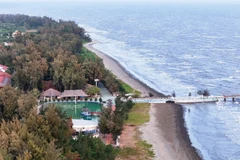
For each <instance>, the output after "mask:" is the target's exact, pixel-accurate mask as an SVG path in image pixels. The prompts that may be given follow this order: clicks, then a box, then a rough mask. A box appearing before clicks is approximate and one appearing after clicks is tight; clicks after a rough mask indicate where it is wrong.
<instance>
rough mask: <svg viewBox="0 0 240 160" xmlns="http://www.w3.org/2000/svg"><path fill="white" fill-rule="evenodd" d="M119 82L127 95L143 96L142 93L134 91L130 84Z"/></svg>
mask: <svg viewBox="0 0 240 160" xmlns="http://www.w3.org/2000/svg"><path fill="white" fill-rule="evenodd" d="M119 82H120V84H121V86H122V88H123V89H124V90H125V92H126V93H134V94H136V95H137V96H140V95H141V92H139V91H137V90H135V89H133V88H132V87H131V86H129V85H128V84H126V83H124V82H123V81H121V80H119Z"/></svg>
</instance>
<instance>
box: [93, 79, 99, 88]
mask: <svg viewBox="0 0 240 160" xmlns="http://www.w3.org/2000/svg"><path fill="white" fill-rule="evenodd" d="M94 81H95V83H96V87H97V82H98V81H99V79H94Z"/></svg>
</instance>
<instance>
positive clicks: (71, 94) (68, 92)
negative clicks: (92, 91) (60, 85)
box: [59, 89, 88, 98]
mask: <svg viewBox="0 0 240 160" xmlns="http://www.w3.org/2000/svg"><path fill="white" fill-rule="evenodd" d="M75 96H77V97H87V96H88V95H87V94H86V93H85V92H83V90H81V89H79V90H64V92H62V94H61V95H60V96H59V98H63V97H75Z"/></svg>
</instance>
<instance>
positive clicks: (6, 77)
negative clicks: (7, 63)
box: [0, 72, 11, 87]
mask: <svg viewBox="0 0 240 160" xmlns="http://www.w3.org/2000/svg"><path fill="white" fill-rule="evenodd" d="M10 81H11V75H10V74H8V73H6V72H0V87H4V86H6V85H8V84H9V83H10Z"/></svg>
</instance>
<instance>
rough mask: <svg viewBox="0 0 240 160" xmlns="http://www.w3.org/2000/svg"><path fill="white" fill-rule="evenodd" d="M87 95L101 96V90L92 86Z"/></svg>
mask: <svg viewBox="0 0 240 160" xmlns="http://www.w3.org/2000/svg"><path fill="white" fill-rule="evenodd" d="M86 93H87V94H88V95H96V94H100V88H98V87H96V86H91V87H88V88H87V90H86Z"/></svg>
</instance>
